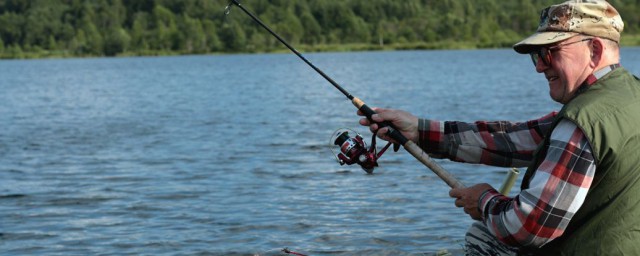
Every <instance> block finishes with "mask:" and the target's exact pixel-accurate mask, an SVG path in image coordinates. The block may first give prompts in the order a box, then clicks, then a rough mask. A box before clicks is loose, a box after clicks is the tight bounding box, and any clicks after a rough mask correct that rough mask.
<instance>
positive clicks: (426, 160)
mask: <svg viewBox="0 0 640 256" xmlns="http://www.w3.org/2000/svg"><path fill="white" fill-rule="evenodd" d="M351 102H352V103H353V105H354V106H356V107H357V108H358V109H359V110H360V112H362V113H363V114H364V115H365V116H366V117H367V119H369V121H373V120H371V116H372V115H373V114H375V113H376V112H375V111H373V109H371V108H370V107H369V106H367V105H366V104H364V102H363V101H362V100H360V99H358V98H356V97H354V98H353V99H351ZM378 126H380V128H382V127H389V133H388V134H387V135H389V137H391V138H393V139H394V140H396V141H397V142H399V143H400V144H402V146H403V147H404V148H405V149H406V150H407V151H409V153H410V154H411V155H412V156H413V157H415V158H416V159H418V161H420V162H421V163H422V164H424V165H425V166H427V167H428V168H429V169H431V171H433V172H434V173H435V174H436V175H438V177H440V179H442V180H443V181H444V182H445V183H447V185H449V187H451V188H464V187H465V186H464V184H462V182H460V181H459V180H458V179H456V177H454V176H453V175H451V173H449V172H447V171H446V170H445V169H444V168H442V167H441V166H440V165H438V164H437V163H436V162H435V161H433V159H431V157H429V155H427V153H425V152H424V151H422V149H421V148H420V147H419V146H418V145H416V144H415V143H414V142H413V141H410V140H408V139H407V138H406V137H405V136H404V135H402V133H400V131H398V129H396V128H395V127H394V126H393V124H391V123H390V122H388V121H385V122H382V123H378Z"/></svg>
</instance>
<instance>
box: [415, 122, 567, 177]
mask: <svg viewBox="0 0 640 256" xmlns="http://www.w3.org/2000/svg"><path fill="white" fill-rule="evenodd" d="M555 115H556V113H555V112H553V113H550V114H548V115H546V116H544V117H541V118H539V119H535V120H531V121H527V122H521V123H513V122H506V121H496V122H487V121H478V122H475V123H464V122H440V121H436V120H428V119H420V120H419V123H418V134H419V139H418V145H420V147H421V148H422V149H423V150H424V151H425V152H427V153H429V154H430V155H431V156H433V157H435V158H448V159H451V160H453V161H456V162H465V163H481V164H487V165H493V166H505V167H523V166H527V165H528V164H529V162H530V161H531V159H532V153H533V151H535V149H536V148H537V145H538V144H539V143H540V142H541V141H542V139H543V135H544V134H546V133H547V132H548V130H549V129H550V128H551V124H552V123H553V119H554V118H555Z"/></svg>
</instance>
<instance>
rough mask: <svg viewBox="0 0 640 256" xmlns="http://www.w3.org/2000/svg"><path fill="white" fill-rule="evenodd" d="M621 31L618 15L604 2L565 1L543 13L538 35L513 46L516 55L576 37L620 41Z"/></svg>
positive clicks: (594, 0) (620, 20)
mask: <svg viewBox="0 0 640 256" xmlns="http://www.w3.org/2000/svg"><path fill="white" fill-rule="evenodd" d="M623 28H624V23H623V22H622V18H621V17H620V14H619V13H618V11H617V10H616V9H615V8H613V6H611V4H609V3H608V2H606V1H602V0H573V1H567V2H564V3H561V4H557V5H552V6H549V7H547V8H545V9H544V10H542V11H541V12H540V24H539V25H538V30H537V32H536V33H534V34H533V35H531V36H529V37H527V38H526V39H524V40H522V41H520V42H519V43H517V44H515V45H514V46H513V49H514V50H515V51H516V52H518V53H529V52H531V51H533V50H535V49H536V48H537V47H539V46H541V45H547V44H552V43H555V42H559V41H562V40H566V39H569V38H571V37H573V36H576V35H579V34H583V35H590V36H596V37H602V38H607V39H610V40H613V41H616V42H620V32H622V29H623Z"/></svg>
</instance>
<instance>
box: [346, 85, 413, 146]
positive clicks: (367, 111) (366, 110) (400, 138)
mask: <svg viewBox="0 0 640 256" xmlns="http://www.w3.org/2000/svg"><path fill="white" fill-rule="evenodd" d="M351 101H352V103H353V105H354V106H356V108H358V110H360V112H362V113H363V114H364V115H365V116H366V117H367V119H369V121H372V122H373V120H371V116H372V115H374V114H375V113H376V112H375V111H373V109H371V108H370V107H369V106H367V104H364V102H363V101H362V100H360V99H358V98H357V97H354V98H353V99H352V100H351ZM377 124H378V126H379V128H384V127H389V132H388V133H387V135H389V137H391V138H392V139H394V140H396V141H397V142H398V143H400V144H401V145H404V144H405V143H407V141H408V139H407V137H405V136H404V135H402V133H400V131H398V129H396V127H395V126H393V124H391V122H389V121H384V122H382V123H377ZM379 128H378V129H379Z"/></svg>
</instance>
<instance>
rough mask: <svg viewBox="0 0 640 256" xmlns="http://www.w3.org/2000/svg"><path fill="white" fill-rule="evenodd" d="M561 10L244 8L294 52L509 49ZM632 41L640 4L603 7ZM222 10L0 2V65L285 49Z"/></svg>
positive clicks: (148, 2)
mask: <svg viewBox="0 0 640 256" xmlns="http://www.w3.org/2000/svg"><path fill="white" fill-rule="evenodd" d="M558 2H559V1H557V0H556V1H551V0H535V1H505V0H475V1H467V0H402V1H398V0H339V1H336V0H295V1H294V0H255V1H250V0H245V1H242V4H243V6H245V7H246V8H247V9H249V10H250V11H251V12H253V13H254V14H256V15H257V16H258V17H259V18H260V19H261V20H263V21H264V22H265V23H266V24H268V25H269V26H270V27H271V28H272V29H273V30H274V31H276V32H277V33H278V34H280V35H281V36H282V37H283V38H285V39H286V40H287V41H289V42H290V43H291V44H293V45H295V46H296V47H297V48H301V49H306V50H310V51H314V50H326V49H359V50H370V49H386V48H394V49H403V48H414V49H415V48H426V49H434V48H451V47H471V48H487V47H508V46H511V45H512V44H513V43H515V42H517V41H518V40H520V39H522V38H523V37H524V36H526V35H528V34H530V33H531V32H533V31H534V30H535V28H536V27H537V24H538V15H539V11H540V9H542V8H543V7H545V6H548V5H550V4H552V3H558ZM610 2H611V3H612V4H613V5H614V6H616V8H617V9H618V10H619V11H620V12H621V14H622V17H623V19H624V20H625V34H638V31H640V30H639V26H640V22H639V19H640V16H638V15H636V14H637V13H638V11H640V10H639V8H640V3H639V2H640V1H638V0H612V1H610ZM227 4H228V1H227V0H136V1H123V0H90V1H85V0H2V1H0V57H2V58H32V57H33V58H35V57H49V56H62V57H66V56H116V55H164V54H208V53H235V52H269V51H274V50H281V49H282V45H280V43H279V42H278V41H277V40H276V39H275V38H273V37H272V36H271V35H269V34H268V33H267V32H266V31H264V30H263V29H262V28H260V27H258V26H257V25H256V24H255V22H254V21H253V20H251V19H250V18H249V17H248V16H247V15H245V14H244V13H242V11H241V10H239V9H237V8H236V9H234V8H233V7H232V8H231V10H230V13H229V14H228V15H225V12H224V7H225V6H227Z"/></svg>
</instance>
